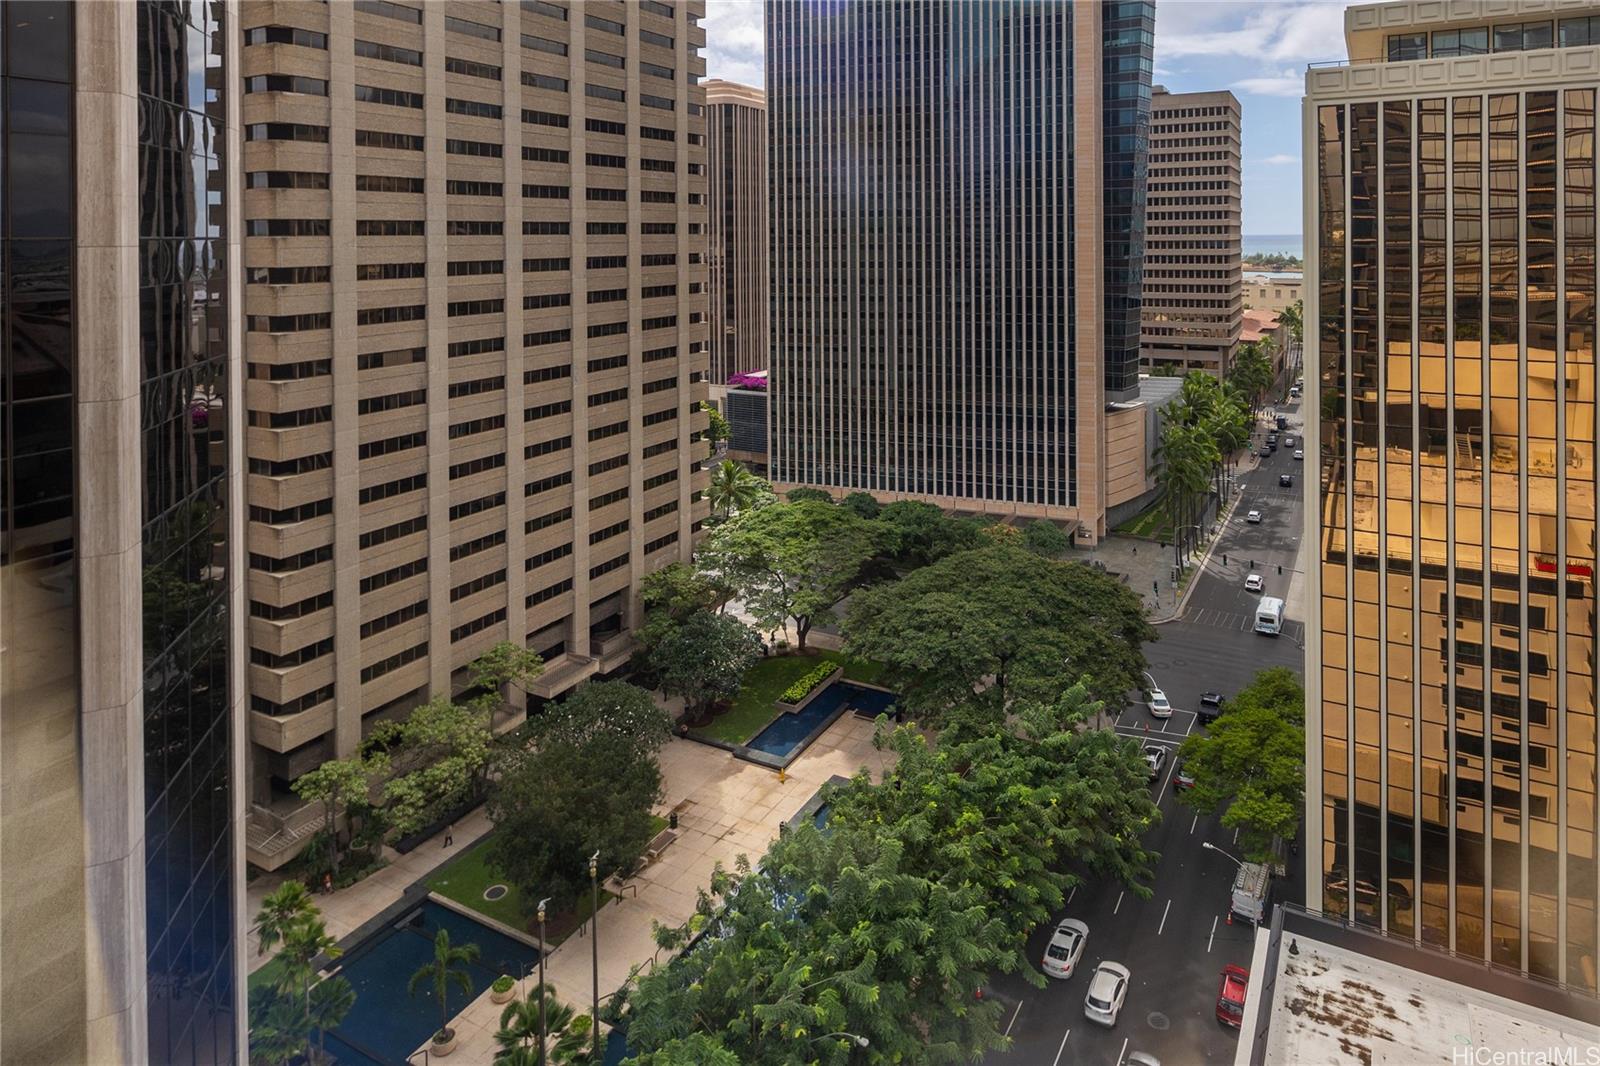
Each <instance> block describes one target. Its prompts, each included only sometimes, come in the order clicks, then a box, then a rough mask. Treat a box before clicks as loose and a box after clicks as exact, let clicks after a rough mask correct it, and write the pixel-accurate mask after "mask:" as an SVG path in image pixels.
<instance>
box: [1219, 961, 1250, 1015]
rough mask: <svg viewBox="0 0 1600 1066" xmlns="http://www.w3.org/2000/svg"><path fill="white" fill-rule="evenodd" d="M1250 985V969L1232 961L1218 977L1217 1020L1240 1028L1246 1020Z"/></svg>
mask: <svg viewBox="0 0 1600 1066" xmlns="http://www.w3.org/2000/svg"><path fill="white" fill-rule="evenodd" d="M1249 986H1250V971H1249V970H1246V969H1245V968H1244V967H1242V966H1234V965H1232V964H1231V963H1230V964H1229V965H1227V966H1224V967H1223V968H1222V975H1221V976H1220V977H1219V978H1218V979H1217V1021H1219V1022H1221V1023H1222V1024H1223V1025H1230V1026H1232V1027H1233V1028H1235V1029H1237V1028H1239V1025H1240V1023H1241V1022H1243V1021H1244V996H1245V990H1246V989H1247V988H1249Z"/></svg>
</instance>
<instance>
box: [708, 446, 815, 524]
mask: <svg viewBox="0 0 1600 1066" xmlns="http://www.w3.org/2000/svg"><path fill="white" fill-rule="evenodd" d="M823 495H827V494H826V493H823ZM706 498H707V499H709V500H710V501H711V513H712V514H713V515H714V516H716V517H717V518H719V519H722V520H726V519H728V518H731V517H733V516H734V515H735V514H737V513H738V512H740V511H748V510H750V509H752V508H755V507H758V506H760V505H762V504H763V503H766V502H768V501H770V500H771V498H772V486H771V485H768V484H767V483H766V482H765V481H762V480H761V479H760V478H758V477H756V476H755V475H754V474H752V473H751V472H750V471H748V470H746V469H745V468H744V466H743V465H741V464H740V463H736V462H734V461H733V460H732V459H724V460H723V461H722V462H721V463H719V464H718V465H717V467H716V469H714V470H712V471H711V480H710V481H709V482H708V483H707V484H706Z"/></svg>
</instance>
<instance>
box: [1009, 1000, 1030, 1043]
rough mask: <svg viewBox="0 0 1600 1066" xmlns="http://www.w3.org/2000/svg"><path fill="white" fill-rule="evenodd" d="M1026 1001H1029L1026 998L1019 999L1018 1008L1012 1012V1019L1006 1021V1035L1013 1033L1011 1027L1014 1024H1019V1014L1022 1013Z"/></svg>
mask: <svg viewBox="0 0 1600 1066" xmlns="http://www.w3.org/2000/svg"><path fill="white" fill-rule="evenodd" d="M1026 1002H1027V1001H1026V1000H1018V1001H1017V1009H1016V1010H1014V1011H1012V1012H1011V1021H1009V1022H1007V1023H1006V1035H1007V1036H1010V1035H1011V1027H1012V1026H1013V1025H1016V1024H1017V1015H1019V1014H1021V1013H1022V1004H1023V1003H1026Z"/></svg>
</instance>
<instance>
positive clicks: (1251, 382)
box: [1228, 341, 1273, 411]
mask: <svg viewBox="0 0 1600 1066" xmlns="http://www.w3.org/2000/svg"><path fill="white" fill-rule="evenodd" d="M1270 351H1271V344H1270V342H1269V341H1245V342H1244V343H1243V344H1241V345H1239V350H1238V351H1237V352H1235V353H1234V356H1233V364H1232V366H1230V367H1229V368H1228V384H1230V385H1232V386H1233V387H1234V388H1236V389H1238V390H1239V393H1240V395H1242V396H1244V397H1245V399H1246V400H1247V401H1248V402H1249V404H1250V408H1251V410H1252V411H1253V410H1254V409H1255V405H1256V404H1257V403H1258V402H1259V401H1260V399H1261V394H1262V393H1264V392H1266V391H1267V387H1268V386H1269V385H1271V384H1272V377H1273V375H1272V359H1271V357H1270V355H1269V352H1270Z"/></svg>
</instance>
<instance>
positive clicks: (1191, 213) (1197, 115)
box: [1139, 86, 1244, 375]
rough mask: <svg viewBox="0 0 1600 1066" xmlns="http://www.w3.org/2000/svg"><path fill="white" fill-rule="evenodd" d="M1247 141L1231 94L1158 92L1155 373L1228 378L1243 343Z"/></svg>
mask: <svg viewBox="0 0 1600 1066" xmlns="http://www.w3.org/2000/svg"><path fill="white" fill-rule="evenodd" d="M1239 137H1240V133H1239V101H1238V99H1237V98H1235V97H1234V95H1233V94H1232V93H1230V92H1227V91H1226V90H1223V91H1220V92H1204V93H1169V92H1167V91H1166V90H1165V89H1163V88H1161V87H1160V86H1156V88H1155V90H1154V91H1153V92H1152V93H1151V96H1150V179H1149V180H1150V186H1149V188H1150V193H1149V199H1148V201H1147V203H1146V207H1145V246H1144V313H1143V316H1142V320H1141V322H1140V337H1139V361H1140V363H1141V364H1142V365H1143V366H1144V367H1146V368H1147V369H1153V368H1155V367H1158V366H1163V365H1169V366H1176V367H1178V368H1179V370H1180V371H1188V370H1205V371H1208V372H1210V373H1212V374H1217V375H1221V374H1224V373H1226V372H1227V369H1228V363H1229V362H1230V360H1231V359H1232V357H1233V352H1234V349H1235V348H1237V347H1238V345H1239V327H1240V319H1239V316H1240V312H1241V311H1242V310H1243V307H1244V305H1243V299H1242V296H1241V291H1240V290H1241V272H1240V268H1239V262H1240V261H1239V252H1240V248H1239V241H1240V235H1239V219H1240V215H1239V211H1240V207H1239V199H1240V163H1239V143H1240V142H1239Z"/></svg>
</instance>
